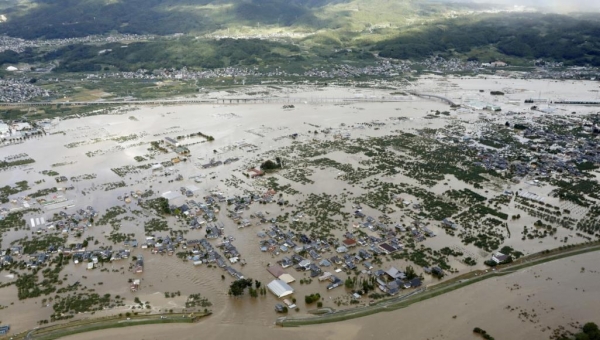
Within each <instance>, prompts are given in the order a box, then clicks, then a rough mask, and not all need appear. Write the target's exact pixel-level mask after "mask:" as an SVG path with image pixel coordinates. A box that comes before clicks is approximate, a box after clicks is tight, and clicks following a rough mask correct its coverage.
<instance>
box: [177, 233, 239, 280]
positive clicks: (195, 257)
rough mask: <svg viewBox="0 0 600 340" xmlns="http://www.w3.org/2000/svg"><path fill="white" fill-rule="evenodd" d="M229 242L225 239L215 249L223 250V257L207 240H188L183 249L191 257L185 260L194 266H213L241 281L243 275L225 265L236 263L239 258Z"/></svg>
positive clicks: (229, 240)
mask: <svg viewBox="0 0 600 340" xmlns="http://www.w3.org/2000/svg"><path fill="white" fill-rule="evenodd" d="M231 241H232V240H231V239H226V240H224V241H223V242H222V243H221V244H220V245H218V246H217V248H221V249H222V250H223V255H221V254H219V252H217V250H215V247H213V246H212V244H210V242H208V240H207V239H199V240H188V241H186V242H185V244H184V246H183V248H184V249H187V250H188V251H189V252H190V254H191V255H190V256H188V257H187V260H188V261H192V263H193V264H194V266H198V265H201V264H203V263H206V264H214V265H215V266H217V267H219V268H222V269H223V270H224V271H226V272H227V273H228V274H229V275H231V276H232V277H234V278H236V279H243V278H244V275H243V274H242V273H240V272H239V271H237V270H236V269H234V268H233V267H231V266H230V265H228V264H227V262H229V263H231V264H234V263H237V262H238V261H239V258H240V253H239V252H238V250H237V249H236V247H235V246H234V245H233V244H232V242H231ZM241 264H242V265H244V264H245V262H244V261H242V262H241Z"/></svg>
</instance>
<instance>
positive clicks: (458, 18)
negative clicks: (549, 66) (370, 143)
mask: <svg viewBox="0 0 600 340" xmlns="http://www.w3.org/2000/svg"><path fill="white" fill-rule="evenodd" d="M491 8H496V7H493V6H492V7H490V5H482V4H473V3H461V2H452V1H446V0H438V1H417V0H5V1H4V2H2V3H0V14H4V15H6V17H7V18H8V20H7V21H6V22H3V23H0V34H6V35H9V36H13V37H22V38H28V39H35V38H67V37H80V36H86V35H92V34H107V33H114V32H119V33H136V34H156V35H169V34H173V33H184V34H186V35H185V37H184V38H181V39H175V40H170V39H156V40H155V41H153V42H152V41H150V42H138V43H133V44H130V45H129V47H128V48H127V49H122V48H121V47H120V45H118V44H114V45H111V44H108V45H103V46H88V45H83V44H79V45H74V46H67V47H60V48H57V49H54V50H52V49H50V51H48V49H43V48H40V49H27V50H26V51H25V52H22V53H15V52H13V51H10V50H7V51H4V52H2V53H0V64H4V63H11V64H16V63H19V62H26V63H33V64H35V63H38V62H51V61H52V62H54V61H57V63H54V64H58V65H59V66H58V67H56V68H55V71H67V72H73V71H93V70H98V69H100V68H107V67H108V69H118V70H133V69H137V68H139V67H143V68H150V69H151V68H154V67H182V66H188V67H197V68H216V67H223V66H229V65H267V64H268V65H274V64H275V65H287V66H288V67H292V68H296V67H300V66H306V65H311V63H315V62H323V63H327V62H328V61H335V62H346V61H348V60H364V59H365V58H366V57H367V56H368V57H372V54H377V53H378V54H379V55H380V56H382V57H388V58H397V59H422V58H426V57H429V56H431V55H434V54H441V55H443V56H449V57H460V58H464V59H467V58H471V59H479V60H481V61H492V60H495V59H499V58H500V59H503V58H508V59H511V60H521V61H525V60H527V61H529V60H531V59H533V58H544V59H549V60H556V61H565V62H566V63H567V64H571V65H584V64H592V65H600V16H599V15H597V14H579V15H571V16H568V15H556V14H540V13H496V14H490V13H482V10H487V9H491ZM230 30H231V32H235V33H236V34H237V35H238V36H243V37H246V38H248V37H257V36H260V35H264V34H269V33H273V32H276V33H289V32H293V33H308V34H306V36H304V37H303V38H294V39H280V40H279V41H280V42H277V43H275V42H268V41H265V40H260V39H249V40H244V41H235V40H222V41H218V40H211V39H210V38H208V39H194V38H192V37H197V36H202V35H204V34H211V33H216V34H217V35H228V34H229V33H228V32H229V31H230ZM283 41H285V42H283ZM103 49H111V50H112V52H111V53H105V54H101V53H99V51H101V50H103ZM343 50H352V51H354V52H352V53H350V54H349V55H345V56H344V57H341V56H340V54H339V51H343ZM368 51H370V52H371V53H372V54H370V53H367V52H368ZM352 58H355V59H352ZM356 58H358V59H356Z"/></svg>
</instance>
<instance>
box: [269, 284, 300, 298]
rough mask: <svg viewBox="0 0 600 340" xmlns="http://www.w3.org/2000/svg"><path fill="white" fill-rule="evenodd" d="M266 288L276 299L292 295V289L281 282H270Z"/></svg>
mask: <svg viewBox="0 0 600 340" xmlns="http://www.w3.org/2000/svg"><path fill="white" fill-rule="evenodd" d="M267 288H269V290H270V291H271V293H273V294H275V295H276V296H277V297H278V298H282V297H284V296H288V295H292V294H294V288H292V287H290V285H288V284H287V283H285V282H283V281H281V280H273V281H271V282H270V283H269V284H268V285H267Z"/></svg>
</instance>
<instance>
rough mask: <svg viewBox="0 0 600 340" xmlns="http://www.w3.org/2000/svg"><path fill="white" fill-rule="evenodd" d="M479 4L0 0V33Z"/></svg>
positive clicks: (382, 13)
mask: <svg viewBox="0 0 600 340" xmlns="http://www.w3.org/2000/svg"><path fill="white" fill-rule="evenodd" d="M10 1H12V2H13V5H12V6H9V5H8V4H10ZM480 6H481V5H475V4H458V3H452V2H450V3H445V2H428V1H412V0H9V1H7V2H5V3H4V4H2V5H0V11H2V12H0V14H5V15H6V17H7V18H8V20H7V22H5V23H2V24H0V33H3V34H7V35H9V36H13V37H22V38H27V39H33V38H65V37H77V36H86V35H91V34H104V33H109V32H114V31H118V32H120V33H137V34H159V35H165V34H172V33H209V32H213V31H216V30H219V29H224V28H228V27H238V26H250V27H256V26H260V25H274V26H278V27H285V28H295V29H300V30H303V31H314V30H317V29H322V28H329V29H334V30H340V29H341V30H345V31H351V30H362V29H364V28H368V27H371V26H378V25H385V26H390V25H392V26H393V25H398V24H405V23H407V22H411V21H412V20H418V19H423V18H429V17H437V16H439V15H440V13H443V12H446V11H447V10H449V9H465V8H466V9H472V8H478V7H480ZM2 7H4V8H3V9H2Z"/></svg>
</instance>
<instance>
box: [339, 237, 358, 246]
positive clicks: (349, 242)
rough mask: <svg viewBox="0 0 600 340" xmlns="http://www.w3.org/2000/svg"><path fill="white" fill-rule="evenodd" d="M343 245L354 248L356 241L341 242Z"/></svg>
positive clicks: (348, 239) (346, 240)
mask: <svg viewBox="0 0 600 340" xmlns="http://www.w3.org/2000/svg"><path fill="white" fill-rule="evenodd" d="M342 242H343V243H344V244H345V245H347V246H355V245H356V240H353V239H350V238H347V239H345V240H343V241H342Z"/></svg>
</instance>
